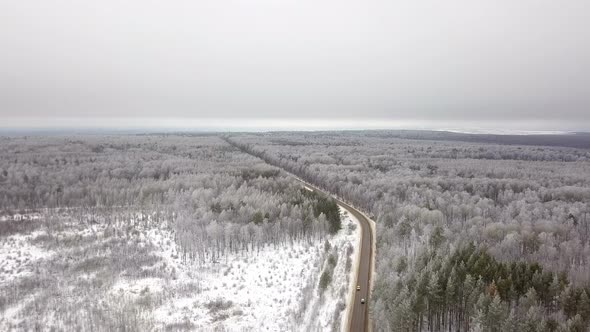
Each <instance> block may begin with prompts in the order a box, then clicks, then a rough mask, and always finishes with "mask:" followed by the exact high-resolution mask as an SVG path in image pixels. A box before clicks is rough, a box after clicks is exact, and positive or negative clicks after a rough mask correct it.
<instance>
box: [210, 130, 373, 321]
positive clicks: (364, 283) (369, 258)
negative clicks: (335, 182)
mask: <svg viewBox="0 0 590 332" xmlns="http://www.w3.org/2000/svg"><path fill="white" fill-rule="evenodd" d="M221 139H223V140H224V141H226V142H227V143H228V144H230V145H233V146H234V147H236V148H238V149H239V150H241V151H243V152H244V153H248V154H251V155H252V156H254V157H257V158H260V159H262V160H263V161H264V162H266V163H268V164H270V165H274V164H273V163H272V162H271V161H270V160H267V159H265V158H264V157H263V156H260V155H257V154H255V153H252V151H249V149H248V148H247V147H245V146H243V145H241V144H238V143H236V142H233V141H232V140H231V139H229V137H227V136H222V137H221ZM275 166H276V167H279V166H278V165H275ZM279 168H281V167H279ZM283 170H284V171H285V172H287V173H288V174H291V175H292V176H293V177H295V179H297V180H298V181H299V182H301V183H303V184H304V185H306V186H307V187H309V188H312V189H313V190H315V191H317V192H319V193H322V194H324V195H326V196H330V197H332V198H334V199H335V200H336V202H338V204H339V205H340V206H342V207H344V208H345V209H346V210H348V211H350V213H352V215H353V216H354V217H355V218H357V220H358V221H359V223H360V224H361V247H360V256H359V269H358V272H357V276H356V280H357V282H356V285H359V286H361V290H360V291H356V285H354V286H355V287H354V291H353V292H354V293H353V296H352V300H353V306H352V312H351V315H352V316H351V317H349V319H350V321H349V331H352V332H364V331H370V328H369V302H370V301H369V295H370V291H371V289H370V287H371V274H372V272H373V266H372V265H373V231H372V229H371V224H370V221H369V220H368V219H367V217H365V215H364V214H362V213H361V212H360V211H358V210H357V209H355V208H354V207H352V206H350V205H349V204H347V203H344V202H343V201H341V200H339V199H338V198H337V197H335V196H334V195H331V194H329V193H326V192H325V191H323V190H321V189H319V188H317V187H316V186H314V185H312V184H309V183H307V182H305V181H303V180H301V179H300V178H299V177H297V176H296V175H295V174H293V173H291V172H289V171H287V170H285V169H283ZM361 299H365V304H362V303H361Z"/></svg>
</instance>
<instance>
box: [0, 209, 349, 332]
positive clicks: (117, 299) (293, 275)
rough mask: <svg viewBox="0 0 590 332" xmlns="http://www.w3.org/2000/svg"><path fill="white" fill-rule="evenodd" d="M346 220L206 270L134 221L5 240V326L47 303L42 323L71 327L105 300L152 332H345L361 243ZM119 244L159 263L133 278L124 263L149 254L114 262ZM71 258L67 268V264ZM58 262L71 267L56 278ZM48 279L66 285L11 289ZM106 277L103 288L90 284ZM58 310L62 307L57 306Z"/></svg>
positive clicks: (0, 258) (0, 324) (159, 228)
mask: <svg viewBox="0 0 590 332" xmlns="http://www.w3.org/2000/svg"><path fill="white" fill-rule="evenodd" d="M343 215H344V216H345V217H344V218H343V224H342V226H343V227H342V229H341V230H340V231H339V232H338V233H337V234H335V235H334V236H329V237H328V238H327V240H316V241H313V242H307V241H300V242H294V243H286V244H283V245H279V246H273V245H270V246H266V247H264V248H262V249H261V250H260V251H258V252H257V251H254V252H252V251H251V252H249V253H240V254H232V255H228V256H225V257H223V258H221V259H220V260H219V261H218V262H215V263H214V262H209V263H206V264H198V263H191V262H190V261H183V260H182V259H181V258H180V256H181V255H179V253H178V251H177V246H176V244H175V241H174V234H173V233H172V232H171V231H170V230H169V228H168V227H167V226H166V224H165V223H163V224H159V225H155V224H152V225H151V226H149V227H146V226H141V225H137V226H136V227H135V231H134V233H135V235H133V236H132V237H127V236H128V235H124V234H122V233H121V232H117V231H115V232H113V231H111V232H110V233H109V234H110V235H107V234H106V233H105V228H104V226H103V225H101V226H92V227H88V226H87V225H78V226H72V225H70V224H68V225H70V226H68V227H65V228H64V229H63V230H62V231H60V232H59V233H55V234H53V235H52V237H51V238H50V239H47V234H45V232H44V231H43V230H36V231H32V232H29V233H27V234H15V235H10V236H6V237H3V238H1V241H0V286H2V287H0V289H2V292H0V293H1V294H0V295H1V296H4V297H5V298H4V300H3V301H5V302H4V304H2V303H0V304H2V306H0V313H1V314H2V315H1V316H2V317H0V330H4V328H6V329H11V327H15V326H20V327H21V329H22V330H27V329H28V328H29V327H31V326H32V325H30V324H32V323H27V314H26V312H28V311H29V310H30V307H31V306H33V307H34V305H33V303H37V302H38V301H40V300H39V299H41V298H42V299H43V302H39V303H43V305H42V308H45V309H43V310H41V311H40V312H41V313H38V314H37V316H36V318H35V321H38V322H45V323H46V324H49V323H50V325H51V326H54V327H58V328H59V327H60V326H61V327H63V328H65V329H68V326H63V325H60V324H62V323H59V321H62V322H63V319H61V318H59V317H63V315H69V314H71V315H72V316H73V317H75V316H76V315H78V314H77V313H76V312H75V311H72V310H82V311H84V310H85V309H84V306H85V305H88V304H89V303H100V309H101V310H104V311H105V312H107V313H108V312H112V311H114V312H129V311H125V310H128V309H129V310H134V311H131V312H133V314H134V315H136V316H134V317H135V318H133V317H131V318H130V319H139V320H142V321H144V323H145V325H143V326H145V327H146V328H148V329H150V330H152V329H153V330H193V331H211V330H220V331H315V330H321V331H325V330H342V329H343V328H344V327H345V326H346V324H345V323H346V303H347V301H348V295H349V294H350V293H351V292H352V291H353V289H354V285H353V284H352V280H353V270H354V268H353V267H354V266H355V265H356V262H355V260H354V259H355V257H356V255H355V254H354V250H353V247H356V246H357V241H358V238H359V233H358V232H359V228H358V226H357V221H356V220H353V219H352V218H351V217H350V216H349V214H348V213H347V212H345V211H344V212H343ZM113 227H115V229H116V227H117V226H113ZM117 234H118V235H117ZM42 239H45V240H42ZM56 239H59V241H57V240H56ZM72 239H75V240H76V241H75V242H72V241H73V240H72ZM44 241H45V242H44ZM113 241H120V242H118V243H128V244H132V245H133V246H134V247H135V248H136V249H134V250H135V251H134V252H138V251H139V252H144V251H141V250H142V249H141V248H145V250H148V249H149V251H145V253H143V254H141V255H147V254H148V253H149V252H151V254H152V255H156V257H157V259H156V258H154V259H149V262H150V263H148V264H145V265H143V266H138V267H137V268H139V269H140V270H132V271H135V272H134V273H131V274H130V273H129V270H128V269H125V264H129V263H130V262H133V261H136V259H142V257H148V256H133V257H131V258H129V259H127V260H122V261H119V260H117V259H116V257H117V255H120V254H122V253H125V252H126V251H125V250H128V249H125V248H126V246H127V245H125V246H122V247H121V246H119V247H113V246H112V245H109V247H110V248H118V249H117V250H122V251H118V252H115V251H112V250H114V249H109V250H107V251H105V250H103V249H100V248H105V247H104V246H103V244H105V243H111V242H113ZM71 243H73V244H72V245H70V246H68V244H71ZM91 248H96V249H91ZM129 248H130V247H129ZM81 253H84V254H83V256H80V254H81ZM86 255H89V256H88V257H86ZM101 257H102V258H101ZM135 257H137V258H135ZM102 259H105V261H104V264H107V265H105V266H102V267H100V268H99V267H96V268H90V269H79V268H72V267H76V266H78V265H79V264H82V263H84V262H85V261H86V262H90V261H92V262H95V261H101V262H102ZM64 261H67V262H69V263H67V264H66V265H62V264H64ZM109 262H115V263H109ZM125 262H127V263H125ZM108 264H118V265H117V266H121V264H124V265H122V266H121V268H123V270H121V269H120V268H119V269H117V268H109V265H108ZM56 266H66V267H67V266H69V267H70V268H69V269H68V270H67V271H63V272H59V269H58V270H55V268H56ZM91 266H94V265H91ZM101 271H102V272H101ZM117 271H125V272H117ZM56 273H57V274H56ZM59 273H62V274H63V276H61V275H60V274H59ZM103 273H104V274H103ZM322 274H328V275H329V276H330V278H329V279H330V281H329V282H328V283H327V284H326V285H325V286H326V287H325V288H321V287H320V276H321V275H322ZM49 275H54V276H55V277H56V278H58V279H59V280H62V279H63V280H64V282H63V283H62V284H59V285H55V286H49V287H45V288H43V287H42V288H32V289H30V291H28V292H26V293H22V295H17V294H20V293H18V292H17V293H14V292H13V291H11V289H13V286H12V285H18V284H19V283H20V282H22V281H23V280H27V278H29V279H28V280H46V279H43V278H45V277H47V276H49ZM142 275H143V277H142ZM105 276H106V277H105ZM64 278H65V279H64ZM51 280H53V277H52V279H50V280H49V281H43V282H44V283H45V282H47V283H49V284H48V285H51V283H50V282H51ZM99 281H100V284H101V285H102V287H101V288H100V290H97V289H95V288H88V287H89V286H88V285H95V284H96V283H97V282H99ZM93 289H94V290H93ZM57 294H59V295H57ZM15 295H16V297H14V296H15ZM56 296H58V297H56ZM62 296H74V298H75V300H73V302H72V304H71V306H72V307H68V306H66V305H64V304H63V303H62V302H60V300H59V299H60V298H61V297H62ZM0 300H2V298H0ZM6 300H8V301H6ZM55 301H57V302H55ZM76 303H78V304H76ZM57 304H59V309H56V308H57V307H56V306H55V305H57ZM103 306H104V307H103ZM74 308H76V309H74ZM132 308H140V309H132ZM64 313H65V314H64ZM56 319H57V320H56ZM72 322H73V323H75V324H77V325H76V326H78V327H81V328H82V329H85V328H88V326H86V325H84V324H85V323H84V322H82V323H80V322H78V321H75V318H72ZM73 323H70V324H73ZM27 324H29V325H27ZM66 324H68V323H66ZM47 326H49V325H47ZM70 327H71V328H72V329H74V328H73V326H70Z"/></svg>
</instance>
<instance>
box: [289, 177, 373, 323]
mask: <svg viewBox="0 0 590 332" xmlns="http://www.w3.org/2000/svg"><path fill="white" fill-rule="evenodd" d="M297 180H299V181H300V182H302V183H303V184H304V185H306V186H307V187H310V188H312V189H313V190H315V191H317V192H319V193H322V194H324V195H326V196H331V197H332V198H334V199H335V200H336V201H337V202H338V204H339V205H340V206H342V207H343V208H345V209H346V210H348V211H349V212H350V213H352V215H353V216H354V217H355V218H356V219H357V220H358V221H359V223H360V224H361V248H360V256H359V259H360V260H359V269H358V272H357V278H356V280H357V282H356V285H359V286H361V290H360V291H356V285H355V287H354V288H355V291H354V295H353V297H352V298H353V307H352V313H351V315H352V316H351V321H350V325H349V327H350V331H352V332H364V331H369V308H368V306H369V295H370V287H371V273H372V271H373V267H372V266H371V265H372V264H373V260H372V258H373V232H372V230H371V225H370V221H369V220H368V219H367V217H365V215H364V214H362V213H361V212H360V211H358V210H357V209H355V208H354V207H352V206H350V205H349V204H346V203H344V202H343V201H341V200H339V199H338V198H336V197H334V196H332V195H330V194H328V193H326V192H325V191H323V190H320V189H319V188H317V187H316V186H314V185H311V184H309V183H307V182H305V181H302V180H301V179H299V178H297ZM361 299H365V304H362V303H361Z"/></svg>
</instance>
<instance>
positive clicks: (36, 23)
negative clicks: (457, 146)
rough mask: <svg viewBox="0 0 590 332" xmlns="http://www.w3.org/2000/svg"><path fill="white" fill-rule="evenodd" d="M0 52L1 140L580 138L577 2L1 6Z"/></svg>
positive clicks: (131, 0) (276, 0)
mask: <svg viewBox="0 0 590 332" xmlns="http://www.w3.org/2000/svg"><path fill="white" fill-rule="evenodd" d="M0 48H1V51H0V121H1V122H2V123H3V124H4V126H19V125H21V126H22V125H27V123H28V121H29V119H34V123H36V124H39V125H43V124H48V125H49V124H55V123H68V124H70V125H76V123H78V122H83V121H93V123H100V121H105V122H104V123H105V125H108V124H109V123H110V122H109V121H107V120H105V119H110V118H113V117H118V118H121V121H123V119H124V121H125V122H124V123H130V124H132V123H139V122H141V121H147V120H145V119H148V118H149V119H151V120H149V121H151V122H150V123H155V124H158V121H159V120H158V119H161V118H166V119H167V120H166V121H169V122H170V123H172V122H171V121H173V120H172V119H178V121H179V122H180V124H181V125H187V124H190V123H193V122H194V121H198V119H204V118H205V119H207V120H205V121H209V122H211V121H213V122H215V123H217V122H218V121H223V119H226V118H233V119H250V120H252V119H265V121H268V120H269V119H275V120H276V119H279V120H282V121H284V120H285V119H291V118H296V119H308V120H309V119H312V120H314V119H321V120H322V121H324V120H326V119H330V118H331V117H333V116H338V117H339V118H341V119H345V120H346V121H352V123H363V122H362V121H373V122H376V123H379V121H386V122H396V121H398V122H396V123H413V122H420V121H440V122H441V123H442V122H444V123H447V124H448V123H463V122H464V123H472V124H473V123H475V124H477V123H483V122H484V121H488V122H489V123H500V125H497V126H502V125H501V123H502V122H504V121H506V122H510V123H512V126H515V123H518V124H521V125H522V126H527V125H528V126H529V127H531V128H530V129H538V128H541V127H543V126H544V127H543V128H544V129H553V127H555V129H568V128H569V129H590V109H589V106H590V1H587V0H569V1H554V0H553V1H545V0H539V1H529V0H523V1H514V0H494V1H474V0H458V1H440V0H437V1H420V0H418V1H393V0H358V1H349V0H191V1H188V0H187V1H178V0H170V1H163V0H162V1H149V0H141V1H140V0H127V1H125V0H123V1H121V0H118V1H114V0H101V1H81V0H70V1H65V0H37V1H35V0H14V1H10V0H0ZM138 118H141V119H144V120H138ZM101 119H102V120H101ZM356 119H362V121H360V122H356V121H357V120H356ZM31 121H33V120H31ZM62 121H63V122H62ZM163 121H164V120H163ZM533 121H534V123H540V122H543V121H545V122H544V123H545V125H543V126H539V125H535V126H536V127H535V126H533V125H531V124H532V123H533ZM145 123H146V124H147V122H145ZM518 126H520V125H516V127H518ZM0 127H2V124H1V123H0ZM367 127H368V125H367ZM533 127H535V128H533Z"/></svg>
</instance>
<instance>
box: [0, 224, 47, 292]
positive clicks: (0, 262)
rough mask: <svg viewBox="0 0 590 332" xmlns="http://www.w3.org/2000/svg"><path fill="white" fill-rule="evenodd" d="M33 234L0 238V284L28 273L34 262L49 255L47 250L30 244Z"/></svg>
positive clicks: (30, 271) (33, 266)
mask: <svg viewBox="0 0 590 332" xmlns="http://www.w3.org/2000/svg"><path fill="white" fill-rule="evenodd" d="M34 237H35V233H33V234H27V235H23V234H15V235H11V236H9V237H7V238H1V239H0V284H3V283H8V282H10V281H12V280H15V279H18V278H21V277H24V276H27V275H30V274H31V273H32V271H33V269H34V268H35V266H36V264H37V263H38V262H39V261H40V260H43V259H47V258H49V257H51V255H52V252H48V251H46V250H43V249H42V248H39V247H37V246H35V245H32V244H31V243H30V242H29V241H30V240H31V239H32V238H34Z"/></svg>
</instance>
